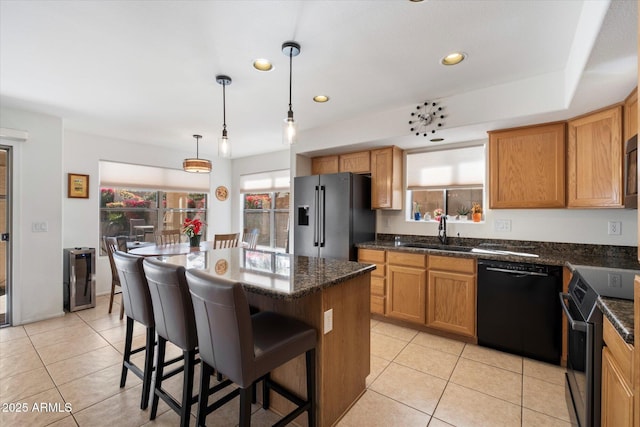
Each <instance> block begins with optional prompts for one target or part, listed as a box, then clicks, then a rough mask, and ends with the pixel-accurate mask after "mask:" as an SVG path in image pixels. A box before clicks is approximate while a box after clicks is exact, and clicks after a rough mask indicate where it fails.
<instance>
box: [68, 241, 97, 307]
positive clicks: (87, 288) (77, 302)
mask: <svg viewBox="0 0 640 427" xmlns="http://www.w3.org/2000/svg"><path fill="white" fill-rule="evenodd" d="M63 254H64V255H63V260H62V263H63V274H64V285H63V287H64V290H63V292H64V308H65V310H67V311H76V310H82V309H85V308H91V307H95V306H96V273H95V272H96V250H95V249H94V248H67V249H64V251H63Z"/></svg>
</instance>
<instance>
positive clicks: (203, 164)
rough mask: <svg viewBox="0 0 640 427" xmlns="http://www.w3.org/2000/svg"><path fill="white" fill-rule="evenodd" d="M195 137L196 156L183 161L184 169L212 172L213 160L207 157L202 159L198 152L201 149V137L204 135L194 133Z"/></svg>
mask: <svg viewBox="0 0 640 427" xmlns="http://www.w3.org/2000/svg"><path fill="white" fill-rule="evenodd" d="M193 137H194V138H195V139H196V157H195V159H194V158H189V159H184V161H183V162H182V169H184V171H185V172H192V173H210V172H211V161H210V160H207V159H201V158H200V157H199V155H198V152H199V151H200V150H199V148H200V138H202V136H201V135H193Z"/></svg>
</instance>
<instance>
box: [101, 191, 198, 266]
mask: <svg viewBox="0 0 640 427" xmlns="http://www.w3.org/2000/svg"><path fill="white" fill-rule="evenodd" d="M207 199H208V196H207V194H206V193H188V192H175V191H161V190H148V189H143V190H139V189H130V188H121V187H102V188H100V241H102V237H103V236H107V237H120V238H121V241H122V242H123V243H122V244H125V242H134V241H155V233H157V232H158V231H160V230H167V229H180V228H181V227H182V223H183V221H184V219H185V218H194V217H198V218H200V219H201V220H202V221H204V222H205V223H206V222H207V204H208V202H207ZM101 254H102V255H105V254H106V252H104V248H101Z"/></svg>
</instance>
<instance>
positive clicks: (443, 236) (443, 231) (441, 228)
mask: <svg viewBox="0 0 640 427" xmlns="http://www.w3.org/2000/svg"><path fill="white" fill-rule="evenodd" d="M438 240H440V243H442V244H443V245H446V244H447V216H446V215H440V224H439V225H438Z"/></svg>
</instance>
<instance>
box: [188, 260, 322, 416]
mask: <svg viewBox="0 0 640 427" xmlns="http://www.w3.org/2000/svg"><path fill="white" fill-rule="evenodd" d="M186 277H187V283H188V285H189V290H190V292H191V297H192V299H193V308H194V312H195V319H196V327H197V329H198V337H199V341H200V342H199V350H200V358H201V359H202V366H201V370H200V372H201V376H200V390H208V389H209V381H210V379H211V375H212V374H213V373H214V369H215V370H217V371H218V372H219V373H220V374H222V375H223V376H225V377H227V378H228V379H229V380H231V381H233V382H234V383H235V384H237V385H238V386H240V424H239V425H240V426H241V427H245V426H249V425H251V401H252V391H253V385H254V384H255V383H256V382H257V381H259V380H261V379H262V380H263V381H262V384H263V397H262V407H263V408H264V409H269V403H270V401H269V391H270V390H273V391H275V392H277V393H278V394H280V395H282V396H284V397H285V398H287V399H289V400H290V401H292V402H293V403H294V404H295V405H297V407H296V408H295V409H294V410H293V411H292V412H290V413H289V414H288V415H286V416H285V417H284V418H282V419H281V420H280V421H279V422H278V423H277V424H276V425H285V424H287V423H290V422H291V421H293V420H294V419H295V418H296V417H298V416H299V415H300V414H302V413H303V412H305V411H307V415H308V421H309V426H315V425H316V407H315V401H316V380H315V378H316V367H315V359H316V356H315V348H316V330H315V329H314V328H312V327H311V326H309V325H307V324H306V323H303V322H301V321H299V320H297V319H294V318H290V317H287V316H282V315H280V314H277V313H272V312H268V311H263V312H259V313H256V314H254V315H251V314H250V312H249V304H248V302H247V298H246V295H245V293H244V289H243V288H242V285H241V284H240V283H233V282H230V281H226V280H224V279H220V278H217V277H213V276H211V275H209V274H207V273H204V272H202V271H199V270H194V269H191V270H189V271H188V272H187V274H186ZM301 354H305V356H306V375H307V399H306V400H304V399H301V398H300V397H298V396H296V395H295V394H293V393H292V392H291V391H289V390H287V389H285V388H284V387H283V386H281V385H280V384H277V383H276V382H274V381H273V380H271V377H270V375H269V373H270V372H271V371H272V370H274V369H275V368H277V367H278V366H281V365H283V364H285V363H286V362H288V361H289V360H291V359H293V358H295V357H297V356H298V355H301ZM236 390H237V389H236ZM230 395H231V394H230ZM230 395H227V396H225V397H223V398H221V399H219V400H218V401H216V402H214V403H213V404H211V405H208V404H207V396H206V395H202V393H201V394H200V398H199V401H198V425H199V426H203V425H205V419H206V417H207V414H209V413H211V412H212V411H214V410H215V409H217V408H218V407H220V406H221V405H222V404H224V403H226V401H228V400H229V399H228V396H230Z"/></svg>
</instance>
